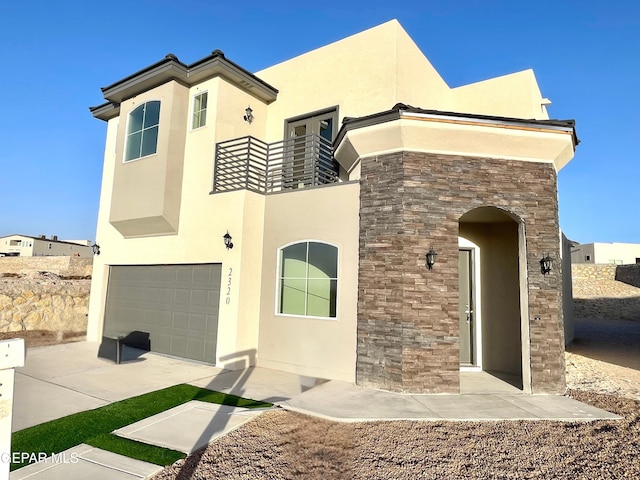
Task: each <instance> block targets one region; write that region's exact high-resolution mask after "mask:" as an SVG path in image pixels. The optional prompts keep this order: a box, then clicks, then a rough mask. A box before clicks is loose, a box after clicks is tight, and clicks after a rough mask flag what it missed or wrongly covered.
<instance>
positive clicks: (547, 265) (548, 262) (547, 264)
mask: <svg viewBox="0 0 640 480" xmlns="http://www.w3.org/2000/svg"><path fill="white" fill-rule="evenodd" d="M552 266H553V260H552V259H551V257H550V256H549V254H548V253H547V254H546V255H545V256H544V257H542V259H540V271H541V272H542V274H543V275H546V274H548V273H549V272H551V267H552Z"/></svg>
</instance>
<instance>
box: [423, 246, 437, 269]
mask: <svg viewBox="0 0 640 480" xmlns="http://www.w3.org/2000/svg"><path fill="white" fill-rule="evenodd" d="M436 255H438V254H437V253H436V251H435V250H434V249H433V247H431V248H430V249H429V251H428V252H427V255H426V257H427V270H429V271H431V269H432V268H433V265H434V264H435V263H436Z"/></svg>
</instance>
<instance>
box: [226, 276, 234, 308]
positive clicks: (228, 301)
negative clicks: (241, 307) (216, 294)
mask: <svg viewBox="0 0 640 480" xmlns="http://www.w3.org/2000/svg"><path fill="white" fill-rule="evenodd" d="M232 273H233V268H229V274H228V275H227V298H226V299H225V302H226V304H227V305H229V304H230V303H231V274H232Z"/></svg>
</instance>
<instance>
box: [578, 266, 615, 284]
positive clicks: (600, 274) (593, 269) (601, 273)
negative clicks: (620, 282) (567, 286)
mask: <svg viewBox="0 0 640 480" xmlns="http://www.w3.org/2000/svg"><path fill="white" fill-rule="evenodd" d="M616 267H617V265H613V264H611V265H609V264H607V265H604V264H598V263H574V264H572V265H571V277H572V278H573V279H576V278H588V279H592V280H615V278H616Z"/></svg>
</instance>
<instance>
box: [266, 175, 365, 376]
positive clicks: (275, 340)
mask: <svg viewBox="0 0 640 480" xmlns="http://www.w3.org/2000/svg"><path fill="white" fill-rule="evenodd" d="M358 195H359V185H358V184H353V183H352V184H343V185H337V186H330V187H324V188H318V189H315V190H307V191H304V190H303V191H299V192H290V193H284V194H279V195H271V196H268V197H267V202H266V208H265V225H268V226H269V228H267V229H265V233H264V260H263V264H262V299H261V307H260V338H259V343H258V365H261V366H264V367H268V368H276V369H279V370H285V371H290V372H294V373H298V374H301V375H306V376H314V377H321V378H334V379H339V380H345V381H351V382H353V381H355V356H356V320H357V319H356V313H357V300H358ZM338 205H339V210H338V209H337V208H336V206H338ZM304 240H317V241H322V242H326V243H330V244H332V245H334V246H337V247H338V297H337V316H336V318H335V319H318V318H304V317H298V316H289V315H280V314H276V309H277V305H276V292H277V274H278V270H277V268H278V267H277V255H278V249H280V248H281V247H283V246H286V245H288V244H291V243H294V242H298V241H304Z"/></svg>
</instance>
